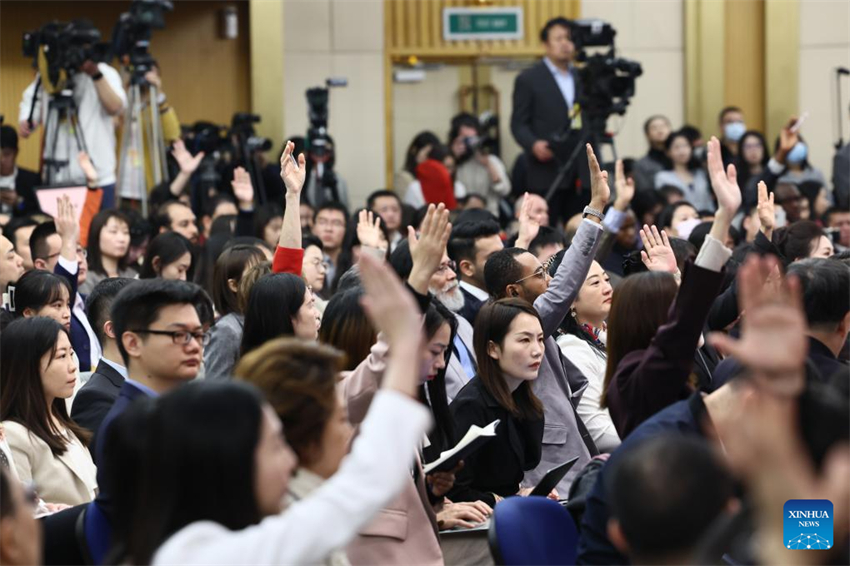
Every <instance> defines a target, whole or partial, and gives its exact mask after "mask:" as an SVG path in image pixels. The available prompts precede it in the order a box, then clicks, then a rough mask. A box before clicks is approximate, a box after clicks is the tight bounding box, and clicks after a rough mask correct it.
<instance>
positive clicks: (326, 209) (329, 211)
mask: <svg viewBox="0 0 850 566" xmlns="http://www.w3.org/2000/svg"><path fill="white" fill-rule="evenodd" d="M347 223H348V210H347V209H346V208H345V206H343V205H342V204H340V203H338V202H326V203H325V204H323V205H321V206H320V207H319V208H317V209H316V215H315V216H314V218H313V235H314V236H316V237H317V238H319V239H320V240H321V241H322V247H323V248H324V250H323V251H324V252H325V260H327V262H328V264H327V274H326V276H325V284H326V285H327V286H328V287H330V286H331V285H332V284H333V281H334V278H335V277H336V266H337V264H338V262H339V255H340V253H341V252H342V244H343V240H345V228H346V226H347Z"/></svg>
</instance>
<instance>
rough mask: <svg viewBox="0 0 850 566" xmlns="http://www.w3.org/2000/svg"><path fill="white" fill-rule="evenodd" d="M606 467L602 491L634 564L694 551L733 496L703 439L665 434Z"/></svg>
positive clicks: (720, 465)
mask: <svg viewBox="0 0 850 566" xmlns="http://www.w3.org/2000/svg"><path fill="white" fill-rule="evenodd" d="M610 466H611V470H610V471H608V473H607V474H606V475H605V476H604V477H605V485H604V488H605V491H607V492H608V501H609V502H610V503H611V517H612V518H614V519H616V520H617V521H618V522H619V524H620V529H622V532H623V536H624V537H625V539H626V542H627V543H628V545H629V548H630V549H631V550H632V552H633V554H632V556H631V558H632V560H635V559H638V558H639V559H641V560H648V561H650V562H654V561H656V560H659V561H660V560H661V559H663V558H665V557H668V556H670V555H672V554H675V553H679V552H685V551H690V550H692V549H693V548H694V547H695V546H696V545H697V543H698V542H699V541H700V540H701V538H702V536H703V535H704V533H705V532H706V530H707V529H708V528H709V527H710V526H711V525H712V523H713V522H714V520H715V519H716V518H717V517H718V516H719V515H720V514H721V513H722V512H723V509H724V507H725V506H726V504H727V503H728V502H729V500H730V499H731V498H732V497H733V496H734V491H735V481H734V479H733V478H732V475H731V474H730V472H729V471H728V470H727V469H726V467H725V466H724V465H723V463H722V462H721V460H720V458H719V457H718V456H717V454H715V453H714V452H713V451H712V449H711V448H710V447H709V446H708V443H707V442H705V441H704V440H702V439H697V438H692V437H687V436H681V435H674V434H670V433H667V434H663V435H661V436H658V437H653V438H650V439H648V440H646V441H644V442H641V443H639V444H637V445H636V446H633V447H631V448H628V449H626V450H625V451H624V453H623V454H622V455H620V456H619V458H616V459H614V461H612V462H611V464H610Z"/></svg>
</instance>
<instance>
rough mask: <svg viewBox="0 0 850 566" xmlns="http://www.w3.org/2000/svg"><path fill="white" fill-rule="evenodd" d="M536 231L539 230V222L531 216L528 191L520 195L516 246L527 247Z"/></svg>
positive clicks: (534, 236)
mask: <svg viewBox="0 0 850 566" xmlns="http://www.w3.org/2000/svg"><path fill="white" fill-rule="evenodd" d="M538 232H540V223H539V222H538V221H537V220H536V219H534V218H532V217H531V199H530V198H528V193H525V194H524V195H522V206H521V207H520V210H519V235H518V236H517V240H516V247H518V248H526V249H528V246H530V245H531V241H532V240H533V239H534V238H536V237H537V234H538Z"/></svg>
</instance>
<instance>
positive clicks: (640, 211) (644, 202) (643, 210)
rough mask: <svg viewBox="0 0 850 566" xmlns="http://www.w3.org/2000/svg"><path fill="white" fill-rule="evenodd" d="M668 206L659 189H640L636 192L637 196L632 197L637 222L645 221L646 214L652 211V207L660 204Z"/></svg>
mask: <svg viewBox="0 0 850 566" xmlns="http://www.w3.org/2000/svg"><path fill="white" fill-rule="evenodd" d="M659 204H660V205H664V206H666V204H667V202H666V201H665V200H664V197H662V196H661V195H660V194H658V191H638V192H637V193H635V198H633V199H632V210H633V211H634V213H635V217H636V222H637V223H641V222H643V217H644V215H645V214H647V213H650V212H652V209H653V208H655V207H656V206H658V205H659Z"/></svg>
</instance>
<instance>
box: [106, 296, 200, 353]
mask: <svg viewBox="0 0 850 566" xmlns="http://www.w3.org/2000/svg"><path fill="white" fill-rule="evenodd" d="M182 304H189V305H192V306H193V307H195V310H196V311H197V312H198V318H199V319H200V321H201V324H204V323H206V322H211V320H210V319H211V318H212V310H213V309H212V301H210V298H209V295H207V293H206V292H205V291H204V290H203V289H202V288H201V287H200V286H198V285H196V284H195V283H189V282H188V281H168V280H165V279H140V280H138V281H137V282H136V283H134V284H133V285H127V287H125V288H124V289H123V290H122V291H121V292H120V293H118V296H117V297H115V301H114V302H113V303H112V311H111V313H110V317H111V320H112V327H113V329H114V330H115V341H116V342H117V344H118V351H119V352H121V359H123V360H124V365H125V366H126V367H130V355H129V354H128V353H127V350H126V349H125V348H124V341H123V340H122V339H121V337H122V336H124V333H125V332H128V331H132V330H131V329H136V328H138V329H146V328H148V327H149V326H150V325H151V324H153V322H154V321H156V320H157V319H158V318H159V311H161V310H162V309H163V308H165V307H167V306H170V305H182Z"/></svg>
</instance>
